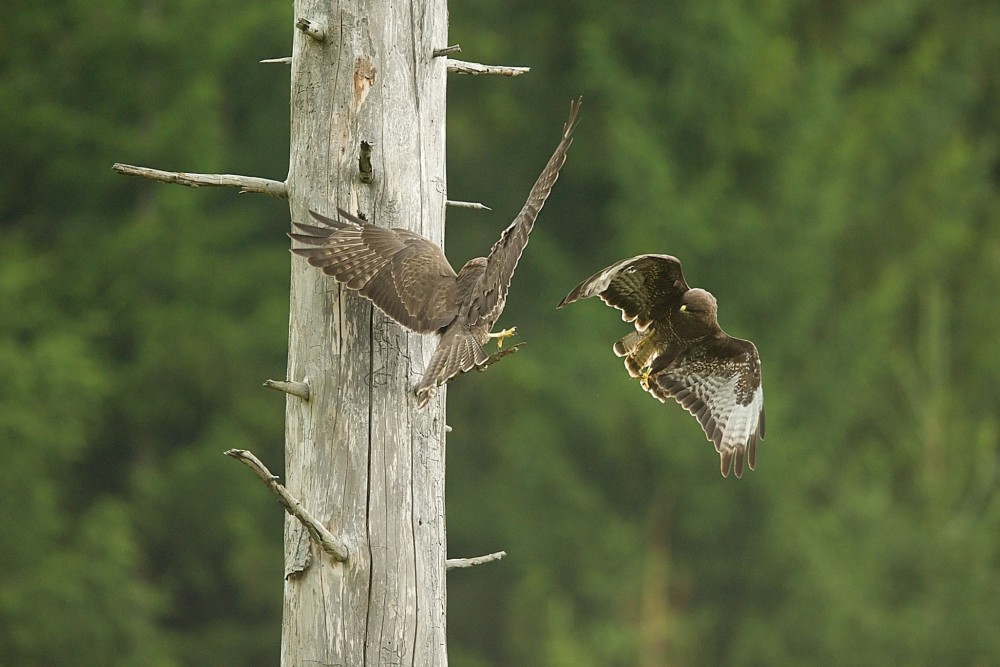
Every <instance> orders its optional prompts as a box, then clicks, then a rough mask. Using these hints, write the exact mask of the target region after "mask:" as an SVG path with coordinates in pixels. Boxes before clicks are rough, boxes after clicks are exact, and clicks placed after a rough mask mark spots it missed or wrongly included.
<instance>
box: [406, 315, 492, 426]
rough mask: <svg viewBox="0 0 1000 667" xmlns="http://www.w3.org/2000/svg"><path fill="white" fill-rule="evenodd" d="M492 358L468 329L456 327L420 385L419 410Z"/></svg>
mask: <svg viewBox="0 0 1000 667" xmlns="http://www.w3.org/2000/svg"><path fill="white" fill-rule="evenodd" d="M488 358H489V357H488V355H487V354H486V352H485V351H484V350H483V346H482V345H480V344H479V341H478V340H476V337H475V336H474V335H473V334H472V332H471V331H470V330H469V328H468V327H465V326H456V327H453V328H451V329H449V330H447V331H445V333H444V335H443V336H442V337H441V342H440V343H438V346H437V349H436V350H434V354H433V356H431V360H430V361H429V362H428V363H427V368H426V369H425V370H424V377H423V379H422V380H420V382H419V383H418V384H417V389H416V394H417V408H418V409H420V408H423V407H424V406H426V405H427V403H428V401H430V400H431V398H433V397H434V395H435V394H436V393H437V387H439V386H441V385H442V384H444V383H445V382H447V381H448V380H450V379H451V378H453V377H455V376H456V375H458V374H459V373H463V372H465V371H470V370H472V369H473V368H475V367H476V366H479V365H480V364H482V363H484V362H485V361H486V360H487V359H488Z"/></svg>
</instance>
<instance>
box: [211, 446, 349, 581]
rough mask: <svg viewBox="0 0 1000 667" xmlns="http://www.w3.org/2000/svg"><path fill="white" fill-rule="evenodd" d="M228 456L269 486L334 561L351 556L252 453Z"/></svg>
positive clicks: (233, 452)
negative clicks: (243, 465)
mask: <svg viewBox="0 0 1000 667" xmlns="http://www.w3.org/2000/svg"><path fill="white" fill-rule="evenodd" d="M225 454H226V456H229V457H232V458H234V459H236V460H237V461H241V462H242V463H244V464H245V465H246V466H248V467H249V468H250V469H251V470H253V471H254V473H255V474H256V475H257V476H258V477H260V478H261V480H263V481H264V483H265V484H267V486H268V488H269V489H271V493H273V494H274V495H276V496H277V497H278V501H279V502H280V503H281V504H282V505H284V506H285V510H286V511H287V512H288V513H289V514H291V515H292V516H294V517H295V518H296V519H298V520H299V521H300V522H301V523H302V525H303V526H305V527H306V530H308V531H309V534H310V535H312V538H313V539H314V540H316V542H317V543H319V545H320V546H321V547H322V548H323V551H325V552H327V553H328V554H330V555H331V556H333V558H334V559H336V560H338V561H340V562H341V563H343V562H344V561H346V560H347V557H348V556H349V555H350V549H349V548H348V546H347V543H346V542H344V540H342V539H340V538H339V537H337V536H336V535H334V534H333V533H331V532H330V531H329V530H328V529H327V527H326V526H324V525H323V524H322V523H320V522H319V521H318V520H317V519H315V518H314V517H313V516H312V515H311V514H309V512H307V511H306V510H305V508H304V507H302V503H300V502H299V501H298V500H296V499H295V498H294V497H293V496H292V494H290V493H289V492H288V489H286V488H285V487H284V486H282V485H281V484H279V483H278V478H277V476H275V475H272V474H271V471H270V470H268V469H267V467H266V466H265V465H264V464H263V463H261V462H260V459H258V458H257V457H256V456H254V455H253V453H252V452H249V451H247V450H245V449H230V450H227V451H226V452H225Z"/></svg>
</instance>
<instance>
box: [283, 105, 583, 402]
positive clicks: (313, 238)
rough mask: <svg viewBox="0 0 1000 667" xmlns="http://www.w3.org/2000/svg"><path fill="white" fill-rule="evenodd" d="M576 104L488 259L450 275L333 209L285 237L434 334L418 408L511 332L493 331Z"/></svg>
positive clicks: (431, 251)
mask: <svg viewBox="0 0 1000 667" xmlns="http://www.w3.org/2000/svg"><path fill="white" fill-rule="evenodd" d="M581 103H582V98H581V99H578V100H576V101H575V102H573V103H572V104H571V105H570V112H569V118H568V119H567V121H566V124H565V125H564V126H563V133H562V138H561V140H560V141H559V145H558V146H557V147H556V150H555V152H554V153H553V154H552V157H550V158H549V161H548V164H546V165H545V169H543V170H542V173H541V175H539V177H538V180H536V181H535V185H534V186H533V187H532V188H531V192H530V193H529V194H528V199H527V201H526V202H525V203H524V206H523V207H522V208H521V212H520V213H518V214H517V217H516V218H514V221H513V222H511V223H510V225H509V226H508V227H507V229H505V230H504V231H503V233H502V234H501V235H500V240H499V241H497V242H496V243H494V244H493V248H492V249H491V250H490V254H489V257H477V258H475V259H471V260H469V261H468V262H466V263H465V266H463V267H462V269H461V271H459V272H458V273H455V270H454V269H453V268H452V267H451V264H450V263H449V262H448V260H447V258H445V256H444V252H442V250H441V248H439V247H438V246H437V245H435V244H434V243H432V242H430V241H428V240H427V239H425V238H423V237H422V236H420V235H419V234H415V233H413V232H411V231H408V230H406V229H385V228H383V227H377V226H375V225H372V224H370V223H368V222H365V221H364V220H361V219H359V218H357V217H355V216H353V215H351V214H350V213H348V212H347V211H344V210H342V209H337V212H338V214H339V216H340V219H339V220H334V219H331V218H327V217H325V216H322V215H320V214H318V213H316V212H314V211H310V213H311V214H312V216H313V217H314V218H315V219H316V220H318V221H319V222H321V223H323V225H324V226H323V227H317V226H313V225H302V224H298V223H295V227H296V228H298V229H299V231H301V232H303V233H301V234H289V236H290V237H291V238H292V239H294V240H295V241H298V242H300V243H304V244H306V245H308V246H312V247H308V248H292V252H294V253H295V254H297V255H302V256H303V257H305V258H306V259H307V260H308V261H309V263H310V264H312V265H313V266H316V267H319V268H321V269H322V270H323V273H326V274H327V275H331V276H333V277H334V278H336V279H337V281H338V282H340V283H343V284H344V285H345V286H346V287H348V288H349V289H353V290H357V291H358V292H359V293H360V294H361V295H362V296H364V297H366V298H368V299H370V300H371V302H372V303H374V304H375V305H376V306H378V308H379V309H380V310H382V312H384V313H385V314H386V315H388V316H389V317H391V318H392V319H394V320H396V321H397V322H399V323H400V324H402V325H403V326H404V327H406V328H408V329H411V330H413V331H416V332H418V333H437V334H438V335H439V336H440V341H439V342H438V346H437V349H436V350H435V351H434V354H433V355H432V356H431V360H430V362H429V363H428V364H427V368H426V369H425V370H424V376H423V378H422V379H421V380H420V382H419V383H418V384H417V387H416V394H417V406H418V407H421V408H422V407H424V406H425V405H426V404H427V401H429V400H430V399H431V397H433V396H434V394H435V392H436V389H437V387H439V386H440V385H442V384H444V383H445V382H447V381H448V380H449V379H451V378H452V377H454V376H455V375H458V374H459V373H461V372H464V371H468V370H471V369H472V368H474V367H476V366H479V365H482V364H483V363H484V362H485V361H486V360H487V359H488V355H487V354H486V352H485V351H484V350H483V345H485V344H486V342H487V341H488V340H489V339H490V338H496V339H497V344H498V345H501V344H502V342H503V340H504V339H505V338H508V337H510V336H512V335H513V334H514V329H505V330H504V331H500V332H498V333H491V332H492V330H493V325H494V324H496V321H497V320H498V319H499V318H500V314H501V313H502V312H503V308H504V305H505V304H506V302H507V289H508V288H509V287H510V280H511V277H512V276H513V275H514V269H515V268H516V267H517V262H518V260H519V259H520V258H521V253H522V252H523V251H524V247H525V246H526V245H527V244H528V235H529V234H530V233H531V228H532V227H533V226H534V224H535V218H536V217H537V216H538V212H539V211H541V210H542V206H543V205H544V204H545V200H546V199H547V198H548V196H549V193H550V192H551V191H552V186H553V185H554V184H555V182H556V179H558V178H559V170H560V169H561V168H562V166H563V163H565V162H566V151H567V150H568V149H569V146H570V144H571V143H573V139H572V132H573V128H574V127H575V125H576V120H577V115H578V113H579V111H580V105H581Z"/></svg>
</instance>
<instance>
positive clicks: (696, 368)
mask: <svg viewBox="0 0 1000 667" xmlns="http://www.w3.org/2000/svg"><path fill="white" fill-rule="evenodd" d="M590 296H599V297H600V298H601V300H603V301H604V303H606V304H608V305H609V306H612V307H614V308H617V309H618V310H620V311H622V319H623V320H625V321H626V322H634V323H635V331H633V332H631V333H628V334H625V336H623V337H622V338H621V340H619V341H618V342H617V343H615V345H614V351H615V354H617V355H618V356H619V357H625V367H626V368H627V369H628V372H629V375H631V376H632V377H636V378H639V381H640V383H641V384H642V387H643V389H645V390H646V391H648V392H649V393H651V394H652V395H653V396H655V397H656V398H658V399H660V401H661V402H666V400H667V398H673V399H674V400H676V401H677V402H678V403H680V404H681V406H683V407H684V409H686V410H687V411H688V412H690V413H691V414H693V415H694V416H695V417H696V418H697V419H698V423H700V424H701V427H702V429H704V431H705V435H706V436H708V439H709V440H710V441H711V442H712V443H714V444H715V449H716V450H717V451H718V452H719V456H720V458H721V464H722V476H723V477H727V476H728V475H729V471H730V469H733V468H735V471H736V476H737V477H742V476H743V461H744V457H746V461H747V464H749V466H750V469H751V470H753V469H754V466H755V465H756V462H757V441H758V440H763V439H764V389H763V388H762V387H761V383H760V358H759V357H758V356H757V348H756V347H755V346H754V344H753V343H751V342H750V341H748V340H741V339H739V338H732V337H730V336H728V335H727V334H726V332H724V331H723V330H722V329H721V328H720V327H719V320H718V306H717V304H716V301H715V297H714V296H712V295H711V294H710V293H709V292H706V291H705V290H703V289H691V288H689V287H688V286H687V283H685V282H684V274H683V273H681V263H680V261H679V260H678V259H677V258H676V257H671V256H670V255H639V256H638V257H632V258H630V259H625V260H622V261H620V262H618V263H617V264H612V265H611V266H609V267H608V268H606V269H604V270H603V271H599V272H597V273H595V274H594V275H593V276H591V277H590V278H587V279H586V280H584V281H583V282H582V283H580V284H579V285H577V286H576V287H575V288H573V291H572V292H570V293H569V294H568V295H567V296H566V298H565V299H563V300H562V301H561V302H560V303H559V306H558V307H559V308H562V307H563V306H565V305H566V304H567V303H573V302H574V301H576V300H577V299H583V298H586V297H590Z"/></svg>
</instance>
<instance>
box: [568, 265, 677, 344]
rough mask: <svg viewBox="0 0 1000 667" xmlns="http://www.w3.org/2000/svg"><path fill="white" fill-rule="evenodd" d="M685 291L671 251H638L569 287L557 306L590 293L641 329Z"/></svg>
mask: <svg viewBox="0 0 1000 667" xmlns="http://www.w3.org/2000/svg"><path fill="white" fill-rule="evenodd" d="M686 291H688V286H687V283H686V282H684V274H683V272H682V271H681V262H680V260H679V259H677V258H676V257H673V256H671V255H639V256H638V257H631V258H629V259H623V260H622V261H620V262H618V263H616V264H612V265H611V266H609V267H608V268H606V269H604V270H603V271H598V272H597V273H595V274H594V275H592V276H591V277H589V278H587V279H586V280H584V281H583V282H582V283H580V284H579V285H577V286H576V287H574V288H573V290H572V291H571V292H570V293H569V294H567V295H566V298H565V299H563V300H562V301H560V302H559V305H558V306H556V307H557V308H562V307H563V306H565V305H566V304H568V303H573V302H574V301H576V300H578V299H585V298H587V297H591V296H599V297H601V300H602V301H604V303H606V304H608V305H609V306H611V307H612V308H617V309H618V310H620V311H621V312H622V319H623V320H624V321H626V322H635V328H636V329H637V330H639V331H645V330H646V329H647V328H648V327H649V325H650V323H652V322H655V321H656V320H658V319H665V318H666V317H667V316H668V314H669V313H670V312H672V311H673V310H675V309H676V308H678V307H679V306H680V302H681V297H682V296H683V294H684V292H686Z"/></svg>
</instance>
